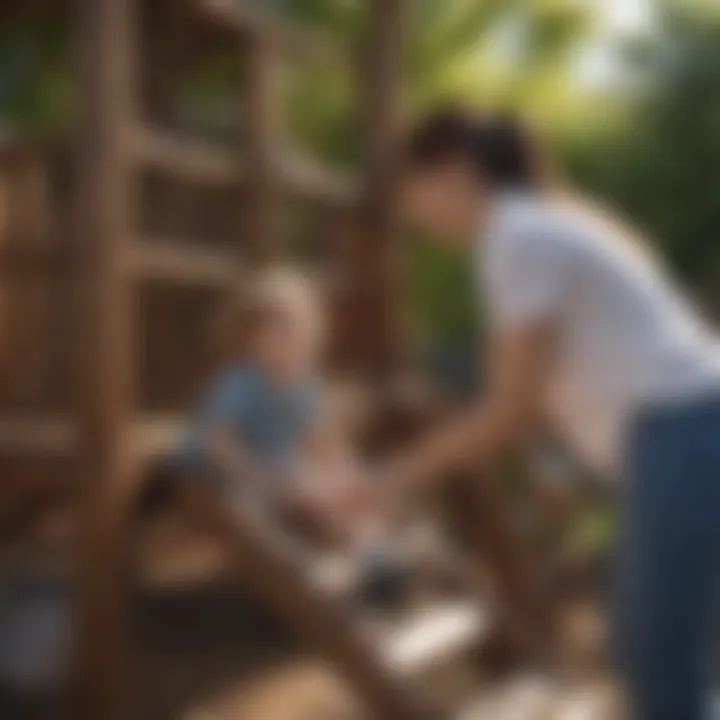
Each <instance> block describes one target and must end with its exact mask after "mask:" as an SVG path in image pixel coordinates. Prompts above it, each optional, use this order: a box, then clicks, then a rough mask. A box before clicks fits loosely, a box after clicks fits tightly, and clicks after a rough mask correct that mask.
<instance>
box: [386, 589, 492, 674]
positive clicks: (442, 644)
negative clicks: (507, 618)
mask: <svg viewBox="0 0 720 720" xmlns="http://www.w3.org/2000/svg"><path fill="white" fill-rule="evenodd" d="M490 629H491V626H490V618H489V614H488V612H487V610H486V609H485V608H483V607H481V606H479V605H478V603H477V602H471V601H467V602H461V601H454V602H447V603H444V604H441V605H439V606H438V607H431V608H426V609H424V610H422V611H420V612H418V613H417V615H416V616H415V617H412V618H411V619H410V620H409V621H407V622H406V623H405V624H403V626H401V627H400V628H398V629H396V630H395V631H394V632H391V633H390V634H389V635H388V636H387V637H386V638H385V642H384V644H383V655H384V657H385V661H386V662H387V664H388V667H389V668H390V669H392V670H393V671H394V672H397V673H399V674H400V675H402V676H404V677H417V676H419V675H422V674H424V673H426V672H431V671H432V670H434V669H436V668H438V667H439V666H441V665H442V664H443V663H446V662H448V661H451V660H452V659H453V658H457V657H458V656H459V655H461V654H462V653H464V652H466V651H469V650H471V649H472V648H473V647H477V646H478V644H479V643H480V642H481V641H482V640H483V638H485V637H486V636H487V633H488V632H489V631H490Z"/></svg>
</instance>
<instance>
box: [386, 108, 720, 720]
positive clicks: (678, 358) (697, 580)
mask: <svg viewBox="0 0 720 720" xmlns="http://www.w3.org/2000/svg"><path fill="white" fill-rule="evenodd" d="M545 169H546V168H545V167H543V164H542V163H541V162H540V161H539V158H538V154H537V153H536V149H535V148H534V146H533V144H532V143H531V141H530V139H529V137H528V134H527V133H526V131H525V130H524V128H523V126H522V125H521V123H519V122H518V121H517V120H514V119H512V118H509V117H506V116H496V115H484V114H475V113H473V112H470V111H467V110H463V109H457V108H455V109H447V110H443V111H439V112H436V113H434V114H432V115H431V116H430V117H429V118H427V119H425V120H424V121H423V122H421V123H420V124H419V126H418V127H417V128H416V129H415V130H414V131H413V133H412V135H411V137H410V138H409V139H408V141H407V147H406V152H405V172H404V206H405V209H406V211H407V213H408V215H409V217H410V219H411V220H412V221H414V222H415V223H416V224H418V225H419V226H421V227H424V228H425V229H427V230H430V231H432V232H433V234H434V235H435V236H436V237H437V238H438V239H440V241H442V242H448V243H457V244H459V245H471V246H472V247H473V249H474V250H475V253H476V262H477V273H478V276H479V278H480V283H479V284H480V285H481V286H482V288H483V291H484V293H483V294H484V299H483V304H484V307H486V308H487V309H488V312H489V315H490V320H491V327H492V341H491V358H490V363H489V365H490V378H489V387H488V392H487V393H486V395H485V396H484V397H483V399H482V401H479V402H478V404H477V407H475V408H474V409H472V410H470V411H469V412H467V413H466V414H465V415H463V416H462V417H459V418H457V419H456V420H455V421H454V422H451V423H450V424H449V425H448V426H446V427H444V428H442V429H440V431H438V432H436V433H435V434H433V435H431V436H430V437H429V438H427V439H426V442H424V443H421V444H419V445H418V446H417V448H415V449H414V450H413V451H412V452H410V453H409V454H407V455H406V456H404V457H402V458H400V459H398V460H397V461H396V462H394V463H391V468H392V470H391V476H392V477H394V480H395V482H396V483H399V484H400V485H401V486H402V487H405V488H412V487H416V486H418V485H421V484H427V483H432V482H433V481H438V480H439V479H440V478H441V477H443V476H447V474H448V471H450V470H452V469H454V468H459V467H462V466H465V465H467V464H469V463H477V462H479V461H480V462H483V461H486V460H488V459H490V457H491V456H493V455H495V454H497V453H498V452H500V451H506V450H508V448H510V447H511V446H512V445H513V444H518V443H519V442H520V441H521V439H523V438H524V437H525V436H526V434H527V431H528V430H529V429H530V427H531V423H533V422H535V421H536V420H538V419H539V417H540V416H544V417H545V418H546V419H547V420H549V421H550V422H551V423H552V424H553V425H554V427H555V429H556V430H557V431H558V432H559V433H561V435H562V436H564V438H565V439H566V441H567V442H568V443H569V445H570V446H571V447H573V448H574V449H575V450H576V451H577V452H578V453H579V454H580V455H581V456H582V457H583V458H584V459H585V461H586V462H588V463H591V464H592V465H594V466H595V467H596V468H598V469H600V470H602V471H604V472H607V473H611V474H612V475H614V476H617V477H620V478H621V479H622V480H624V485H623V496H624V513H623V516H624V522H623V530H622V539H621V544H620V556H619V562H618V576H617V588H616V591H617V592H616V604H615V607H614V609H613V619H614V633H615V639H616V643H617V647H618V649H619V651H620V652H619V658H618V660H619V667H620V671H621V674H622V677H623V680H624V681H625V682H626V684H627V687H628V690H629V694H630V700H631V703H632V706H633V708H634V715H635V716H636V717H638V718H642V720H669V719H672V720H699V719H700V718H701V717H702V716H703V709H702V705H703V696H704V690H705V688H706V681H707V680H708V677H707V675H706V671H707V669H708V665H707V663H706V660H707V659H708V656H709V653H708V650H709V647H708V645H709V643H708V640H709V637H710V623H711V614H712V610H713V607H714V604H715V600H716V595H715V578H716V577H720V574H718V571H720V518H718V511H719V510H720V352H719V349H718V344H717V342H716V339H715V337H714V336H713V334H712V333H711V332H710V331H709V330H708V329H707V328H706V327H705V326H704V325H703V324H702V323H701V321H700V320H699V319H698V317H696V315H695V314H694V312H693V311H692V309H691V308H690V307H689V306H688V305H687V304H686V303H685V302H684V300H683V299H682V297H681V295H680V294H679V293H678V292H677V291H676V289H675V288H674V286H673V285H672V283H671V282H670V281H669V280H668V278H667V277H666V275H665V273H664V271H663V270H662V269H661V267H660V265H659V264H658V263H657V262H656V261H655V260H654V259H653V258H652V256H651V254H650V251H649V250H648V249H647V248H644V247H642V245H641V244H640V243H638V242H637V241H636V240H635V239H633V238H632V237H630V236H629V235H628V233H627V232H626V231H624V230H623V229H622V228H621V227H620V226H619V225H617V224H615V223H613V222H612V221H611V220H610V219H609V218H607V217H605V216H602V215H598V214H595V213H593V212H590V211H589V210H588V209H587V208H584V207H582V206H581V204H579V203H576V202H573V201H572V200H571V199H570V198H569V196H568V195H567V194H566V193H563V192H560V191H559V190H558V189H557V188H556V187H555V186H554V185H553V184H552V183H549V182H548V178H547V176H546V173H545Z"/></svg>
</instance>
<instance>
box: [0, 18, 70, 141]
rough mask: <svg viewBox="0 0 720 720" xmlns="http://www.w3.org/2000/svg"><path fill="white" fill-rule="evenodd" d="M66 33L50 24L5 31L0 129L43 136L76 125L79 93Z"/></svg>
mask: <svg viewBox="0 0 720 720" xmlns="http://www.w3.org/2000/svg"><path fill="white" fill-rule="evenodd" d="M70 56H71V53H70V46H69V42H68V36H67V33H66V32H65V31H64V29H63V28H59V27H57V26H55V25H51V24H49V23H38V24H34V23H26V24H22V25H8V26H6V27H4V28H2V31H0V126H1V127H2V129H3V130H4V131H5V132H12V133H14V132H17V131H21V132H23V133H30V134H33V135H44V134H48V133H54V132H56V131H57V130H60V129H63V128H66V127H68V126H69V124H70V122H71V121H72V116H73V110H74V105H75V103H74V99H75V94H74V89H73V84H72V74H71V68H70V61H71V57H70Z"/></svg>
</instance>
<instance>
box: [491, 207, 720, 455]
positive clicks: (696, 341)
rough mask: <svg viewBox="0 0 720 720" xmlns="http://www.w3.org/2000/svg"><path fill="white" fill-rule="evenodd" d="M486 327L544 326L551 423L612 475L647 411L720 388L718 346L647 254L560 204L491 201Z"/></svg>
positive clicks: (618, 232)
mask: <svg viewBox="0 0 720 720" xmlns="http://www.w3.org/2000/svg"><path fill="white" fill-rule="evenodd" d="M478 251H479V256H480V263H481V270H480V271H481V273H482V279H483V282H482V285H483V287H484V290H485V299H486V303H487V305H488V306H489V314H490V319H491V322H492V323H493V324H494V325H495V326H496V327H497V328H505V329H507V328H510V327H513V326H519V325H523V324H529V323H532V322H534V321H549V322H550V323H552V327H553V329H554V331H555V333H556V335H557V343H558V344H557V347H556V353H555V355H554V357H553V362H552V367H551V371H550V377H549V383H548V387H547V394H546V398H545V404H546V411H547V414H548V417H549V419H550V421H551V422H552V423H553V424H554V425H555V427H556V428H557V430H558V431H559V432H561V433H562V435H563V437H564V438H565V439H566V440H567V441H568V443H569V444H570V446H571V447H572V448H574V449H575V450H576V451H577V452H578V453H579V454H580V455H581V457H582V458H583V459H584V460H585V461H587V462H588V463H590V464H592V465H593V466H595V467H597V468H599V469H610V468H614V467H616V464H617V462H618V460H619V457H620V452H621V443H622V437H623V431H624V429H625V427H626V425H627V422H628V420H629V419H630V418H632V416H633V415H634V413H635V412H636V411H637V410H638V408H640V407H641V406H642V405H643V404H644V403H646V402H648V401H655V400H664V399H676V398H677V399H683V398H686V397H688V396H692V395H693V394H698V395H702V394H703V393H705V392H706V391H709V390H711V389H713V388H715V387H717V388H718V389H720V346H718V344H717V342H716V339H715V338H714V337H713V334H712V333H711V332H710V331H709V330H708V329H707V328H706V327H704V326H703V325H702V323H701V322H700V321H699V319H698V318H697V317H696V316H695V314H694V313H693V312H692V310H691V309H690V308H689V307H688V305H687V304H686V302H685V301H684V299H683V298H682V296H681V295H680V294H679V293H678V292H677V291H676V290H675V289H674V287H673V285H672V284H671V283H670V282H669V281H668V279H667V278H666V277H665V276H664V274H663V271H662V269H661V268H660V267H659V265H658V264H656V263H655V262H654V261H653V259H652V258H651V256H650V255H649V253H646V252H645V251H644V250H642V249H641V248H639V247H638V246H637V245H636V244H633V242H632V241H631V240H629V239H627V238H625V237H623V235H622V232H621V230H619V229H618V228H615V227H614V226H612V224H611V223H610V222H609V221H608V222H604V221H603V220H601V219H599V218H597V217H595V216H594V215H593V214H592V213H590V212H588V211H585V210H582V209H580V208H579V207H575V206H572V205H571V204H570V203H566V202H565V201H563V200H560V199H558V200H542V199H538V198H532V197H529V196H523V195H506V196H503V197H501V198H499V199H498V201H497V205H496V208H495V210H494V212H493V216H492V218H491V221H490V224H489V227H488V228H487V232H486V233H485V237H483V238H482V239H480V240H479V242H478Z"/></svg>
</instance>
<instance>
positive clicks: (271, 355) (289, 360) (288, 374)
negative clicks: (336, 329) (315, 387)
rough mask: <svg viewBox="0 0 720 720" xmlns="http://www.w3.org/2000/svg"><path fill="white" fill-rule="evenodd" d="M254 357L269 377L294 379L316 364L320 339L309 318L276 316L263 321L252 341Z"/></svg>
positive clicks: (307, 371)
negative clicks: (270, 375)
mask: <svg viewBox="0 0 720 720" xmlns="http://www.w3.org/2000/svg"><path fill="white" fill-rule="evenodd" d="M253 346H254V355H255V357H256V359H257V361H258V362H259V363H260V364H261V365H262V366H263V367H264V368H265V369H266V370H267V371H268V372H270V374H272V375H275V376H277V377H281V378H290V379H291V378H296V377H300V376H302V375H305V374H307V373H309V372H310V371H311V370H312V369H313V367H314V365H315V364H316V363H317V361H318V356H319V353H320V350H321V348H320V338H319V336H318V333H317V331H316V329H315V327H314V323H313V322H312V321H311V319H310V318H303V317H291V316H290V315H287V316H285V315H278V316H275V317H272V318H270V319H266V320H265V321H263V322H262V323H261V325H260V327H258V329H257V331H256V334H255V338H254V343H253Z"/></svg>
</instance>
